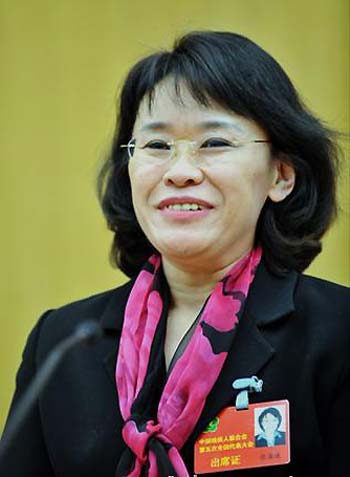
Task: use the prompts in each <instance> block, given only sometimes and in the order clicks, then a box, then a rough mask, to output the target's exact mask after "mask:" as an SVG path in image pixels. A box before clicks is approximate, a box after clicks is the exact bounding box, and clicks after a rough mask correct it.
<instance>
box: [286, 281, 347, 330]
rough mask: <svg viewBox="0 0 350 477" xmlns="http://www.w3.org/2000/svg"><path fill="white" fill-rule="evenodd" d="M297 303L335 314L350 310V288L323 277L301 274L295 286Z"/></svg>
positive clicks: (306, 307) (309, 308)
mask: <svg viewBox="0 0 350 477" xmlns="http://www.w3.org/2000/svg"><path fill="white" fill-rule="evenodd" d="M295 301H296V304H297V305H299V306H302V307H303V308H305V309H308V310H310V311H311V309H312V310H318V311H320V312H322V314H323V313H324V312H326V311H328V312H330V311H331V312H332V314H333V315H337V314H344V313H345V312H347V313H349V312H350V288H348V287H345V286H343V285H339V284H337V283H333V282H330V281H327V280H323V279H321V278H316V277H312V276H309V275H304V274H301V275H299V279H298V281H297V284H296V288H295ZM349 321H350V318H349Z"/></svg>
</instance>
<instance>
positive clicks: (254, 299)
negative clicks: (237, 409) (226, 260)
mask: <svg viewBox="0 0 350 477" xmlns="http://www.w3.org/2000/svg"><path fill="white" fill-rule="evenodd" d="M297 278H298V274H297V273H296V272H293V271H292V272H289V273H288V274H287V275H286V276H284V277H281V278H280V277H277V276H275V275H273V274H271V273H270V272H269V271H268V269H267V268H266V266H265V264H264V262H263V261H262V262H261V263H260V265H259V267H258V270H257V273H256V276H255V279H254V282H253V283H252V286H251V289H250V291H249V296H248V299H247V302H246V306H245V310H244V313H243V316H242V318H241V321H240V323H239V324H238V326H237V333H236V336H235V337H234V341H233V345H232V348H231V350H230V352H229V354H228V356H227V358H226V361H225V364H224V367H223V369H222V371H221V373H220V376H219V378H218V380H217V382H216V383H215V386H214V387H213V389H212V391H211V392H210V394H209V396H208V398H207V400H206V404H205V407H204V409H203V412H202V415H201V417H200V419H199V420H198V422H197V424H196V427H195V428H194V430H193V433H192V435H191V437H190V439H189V440H188V441H187V443H186V447H187V445H190V446H192V445H193V442H194V440H195V439H196V438H197V437H198V435H199V434H200V433H201V432H202V431H203V429H204V428H205V427H206V426H207V424H208V423H209V422H210V421H211V420H212V419H213V418H214V417H215V416H216V415H217V414H218V413H219V411H221V409H223V408H224V407H226V406H228V405H229V404H230V402H232V400H233V399H235V397H236V395H237V393H238V391H235V390H234V389H233V388H232V383H233V381H234V380H235V379H237V378H243V377H251V376H255V375H257V376H258V377H259V371H261V369H262V368H263V367H264V366H266V365H267V364H268V362H269V361H270V360H271V359H273V356H274V354H275V350H274V348H273V347H272V346H271V344H270V343H269V342H268V341H267V340H266V338H265V337H264V335H263V332H262V329H263V327H264V326H265V325H267V324H269V323H271V322H273V321H276V320H279V319H280V318H282V317H283V316H286V315H287V314H289V313H291V312H292V311H293V310H294V299H293V294H294V289H295V285H296V282H297Z"/></svg>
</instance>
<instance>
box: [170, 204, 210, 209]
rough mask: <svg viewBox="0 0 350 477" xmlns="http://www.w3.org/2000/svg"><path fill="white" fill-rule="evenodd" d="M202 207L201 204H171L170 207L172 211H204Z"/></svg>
mask: <svg viewBox="0 0 350 477" xmlns="http://www.w3.org/2000/svg"><path fill="white" fill-rule="evenodd" d="M202 208H203V207H202V206H201V205H199V204H191V203H189V204H171V205H168V209H170V210H202Z"/></svg>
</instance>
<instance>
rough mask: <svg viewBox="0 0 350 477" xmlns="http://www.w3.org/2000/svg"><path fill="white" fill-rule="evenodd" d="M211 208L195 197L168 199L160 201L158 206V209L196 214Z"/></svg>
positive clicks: (211, 206)
mask: <svg viewBox="0 0 350 477" xmlns="http://www.w3.org/2000/svg"><path fill="white" fill-rule="evenodd" d="M213 207H214V206H213V205H212V204H210V203H209V202H207V201H205V200H203V199H197V198H195V197H169V198H168V199H164V200H162V201H161V202H160V203H159V205H158V209H161V210H164V209H167V210H173V211H178V212H198V211H201V210H205V209H212V208H213Z"/></svg>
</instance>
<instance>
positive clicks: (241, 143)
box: [120, 138, 271, 159]
mask: <svg viewBox="0 0 350 477" xmlns="http://www.w3.org/2000/svg"><path fill="white" fill-rule="evenodd" d="M133 141H136V139H135V138H131V139H130V141H129V142H128V143H127V144H121V145H120V148H122V149H124V148H126V149H127V150H128V155H129V158H130V159H131V158H132V157H133V155H134V153H132V152H131V150H133V151H135V149H145V147H146V145H145V146H142V147H141V146H137V145H136V144H135V143H134V142H133ZM270 142H271V141H270V140H268V139H245V140H241V141H238V140H235V141H230V143H231V144H232V146H233V149H234V148H236V147H237V148H238V147H240V146H244V145H246V144H252V143H260V144H261V143H270ZM178 143H182V144H183V143H186V144H191V145H192V148H193V153H194V152H196V151H198V150H199V147H200V144H199V143H198V141H191V140H188V139H177V140H175V141H169V142H167V143H166V144H167V146H169V147H170V148H171V147H172V146H174V145H175V144H178ZM170 151H171V149H170ZM171 157H172V155H170V156H169V158H171Z"/></svg>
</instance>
